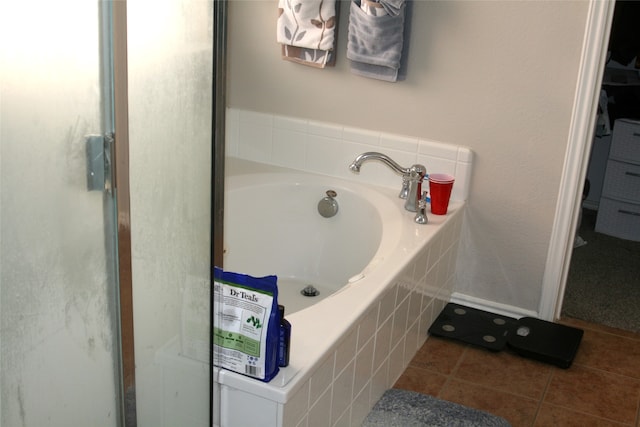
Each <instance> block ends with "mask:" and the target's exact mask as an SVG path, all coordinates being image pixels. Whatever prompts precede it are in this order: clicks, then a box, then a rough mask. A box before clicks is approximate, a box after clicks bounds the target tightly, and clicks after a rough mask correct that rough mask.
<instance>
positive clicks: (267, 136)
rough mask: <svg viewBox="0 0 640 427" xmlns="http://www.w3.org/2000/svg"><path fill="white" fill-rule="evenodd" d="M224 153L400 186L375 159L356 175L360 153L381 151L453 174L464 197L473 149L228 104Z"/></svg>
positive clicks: (401, 161) (459, 194)
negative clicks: (353, 167) (353, 165)
mask: <svg viewBox="0 0 640 427" xmlns="http://www.w3.org/2000/svg"><path fill="white" fill-rule="evenodd" d="M226 138H227V145H226V152H227V156H231V157H236V158H240V159H245V160H251V161H254V162H260V163H264V164H270V165H275V166H283V167H287V168H291V169H297V170H302V171H306V172H314V173H320V174H324V175H329V176H334V177H338V178H345V179H348V180H353V181H356V182H362V183H366V184H374V185H379V186H383V187H388V188H393V189H396V191H400V184H401V183H402V180H401V179H400V177H399V176H398V175H397V174H395V173H394V172H393V171H392V170H391V169H390V168H388V167H387V166H385V165H383V164H381V163H379V162H367V163H366V164H364V165H363V166H362V169H361V172H360V174H358V175H356V174H354V173H353V172H351V171H350V170H349V168H348V166H349V164H350V163H351V162H352V161H353V160H354V159H355V158H356V156H357V155H358V154H361V153H363V152H366V151H379V152H382V153H384V154H386V155H388V156H389V157H391V158H392V159H393V160H395V161H396V162H397V163H398V164H400V165H401V166H403V167H409V166H411V165H413V164H416V163H419V164H422V165H424V166H426V168H427V173H447V174H450V175H453V176H455V178H456V183H455V185H454V187H453V193H452V194H451V198H452V200H467V198H468V194H469V183H470V179H471V166H472V158H473V153H472V151H471V150H470V149H468V148H467V147H462V146H457V145H452V144H444V143H441V142H437V141H429V140H424V139H420V138H418V137H411V136H404V135H393V134H388V133H384V132H377V131H372V130H366V129H358V128H353V127H348V126H342V125H338V124H334V123H322V122H317V121H314V120H307V119H300V118H294V117H285V116H277V115H271V114H264V113H256V112H252V111H246V110H239V109H234V108H229V109H227V123H226Z"/></svg>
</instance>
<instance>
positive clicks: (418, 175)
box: [349, 151, 427, 212]
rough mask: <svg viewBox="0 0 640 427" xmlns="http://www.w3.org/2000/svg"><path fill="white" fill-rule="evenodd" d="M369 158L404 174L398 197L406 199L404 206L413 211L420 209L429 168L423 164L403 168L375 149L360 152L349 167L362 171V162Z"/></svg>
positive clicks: (355, 170)
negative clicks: (422, 188)
mask: <svg viewBox="0 0 640 427" xmlns="http://www.w3.org/2000/svg"><path fill="white" fill-rule="evenodd" d="M368 160H377V161H379V162H382V163H384V164H385V165H387V166H389V167H390V168H391V169H392V170H393V171H395V172H396V173H398V174H400V175H402V189H401V190H400V194H399V196H398V197H400V198H401V199H406V202H405V204H404V208H405V209H406V210H408V211H411V212H416V211H417V210H418V201H419V200H420V196H421V194H422V190H421V187H422V180H423V179H424V177H425V175H426V173H427V169H426V168H425V167H424V166H422V165H418V164H416V165H413V166H411V167H409V168H403V167H402V166H400V165H399V164H398V163H396V162H395V161H393V160H392V159H391V158H390V157H389V156H387V155H386V154H382V153H377V152H375V151H368V152H366V153H362V154H360V155H359V156H358V157H356V158H355V160H354V161H353V162H352V163H351V165H349V169H350V170H351V171H352V172H354V173H359V172H360V167H361V166H362V164H363V163H364V162H366V161H368Z"/></svg>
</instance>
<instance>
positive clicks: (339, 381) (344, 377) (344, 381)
mask: <svg viewBox="0 0 640 427" xmlns="http://www.w3.org/2000/svg"><path fill="white" fill-rule="evenodd" d="M353 371H354V363H353V362H351V363H349V364H348V365H347V366H346V367H345V368H344V370H343V371H342V372H341V373H340V374H339V375H338V376H337V377H336V379H335V380H334V382H333V395H332V397H331V424H332V425H333V424H334V423H335V422H336V420H337V419H338V417H339V416H340V415H342V413H343V412H344V411H345V410H346V409H347V408H349V405H350V404H351V398H352V397H353Z"/></svg>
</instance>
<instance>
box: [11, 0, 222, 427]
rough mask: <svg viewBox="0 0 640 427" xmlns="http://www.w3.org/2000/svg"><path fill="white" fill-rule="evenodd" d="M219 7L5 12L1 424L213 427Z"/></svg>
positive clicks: (41, 6) (187, 4)
mask: <svg viewBox="0 0 640 427" xmlns="http://www.w3.org/2000/svg"><path fill="white" fill-rule="evenodd" d="M212 3H213V2H212V1H198V0H160V1H154V2H144V1H141V0H129V1H128V2H125V1H124V0H117V1H87V0H67V1H66V2H64V3H62V4H61V3H60V2H51V1H48V0H47V1H45V0H34V1H29V2H8V1H7V2H2V4H1V5H0V43H1V45H0V63H1V67H0V73H1V74H0V89H1V95H0V114H1V116H0V348H1V353H0V370H1V377H0V398H1V400H0V426H14V425H16V426H17V425H20V426H41V425H50V426H69V425H86V426H96V427H98V426H132V425H138V426H154V427H155V426H163V425H164V426H170V425H193V426H199V425H202V426H205V425H208V424H209V422H208V421H209V405H210V402H211V400H210V396H209V383H208V381H207V380H208V377H205V381H203V382H202V383H201V384H200V383H199V384H198V385H197V387H199V388H197V389H196V392H194V393H192V396H191V397H190V399H189V401H188V402H187V404H185V402H184V401H178V400H176V399H177V396H179V395H180V391H181V387H182V386H183V383H184V382H185V381H187V380H186V379H185V378H184V376H182V372H183V370H181V369H182V368H183V366H188V365H189V362H190V361H191V360H193V359H202V358H208V354H207V350H208V346H206V347H207V348H203V344H202V343H203V342H204V341H205V340H207V339H208V331H207V330H206V325H207V324H208V320H209V319H208V314H207V310H208V307H209V299H208V296H206V295H203V294H202V292H203V291H206V286H207V284H208V281H209V274H210V273H209V270H210V269H209V265H210V252H211V250H210V242H211V236H210V234H211V233H210V227H211V224H210V223H211V216H210V213H211V167H212V166H211V158H212V155H211V154H212V152H211V150H212V147H211V145H212V144H211V137H212V99H213V97H212V92H213V90H212V78H211V76H212V73H213V60H212V58H213V54H212V45H213V43H212V40H213V37H212V33H213V26H214V25H213V11H212V10H213V6H212ZM114 76H115V78H114ZM118 76H119V77H118ZM112 135H114V136H115V139H114V140H113V141H112V140H111V136H112ZM200 301H204V303H203V304H200ZM194 302H195V303H198V304H195V305H196V306H197V307H195V308H194ZM188 303H190V304H191V305H189V304H188ZM201 319H204V320H201ZM203 325H205V326H203ZM176 417H182V418H176ZM185 420H186V421H185ZM183 421H184V422H186V423H183ZM177 422H180V423H182V424H176V423H177Z"/></svg>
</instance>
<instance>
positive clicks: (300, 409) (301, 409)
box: [283, 381, 309, 426]
mask: <svg viewBox="0 0 640 427" xmlns="http://www.w3.org/2000/svg"><path fill="white" fill-rule="evenodd" d="M308 410H309V381H307V382H306V383H304V385H303V386H302V387H301V388H300V389H299V390H298V392H296V394H295V395H293V397H291V399H289V401H288V402H287V403H286V404H285V405H284V410H283V411H284V415H283V425H284V426H295V425H297V424H298V423H299V422H300V420H302V419H303V418H304V416H305V414H306V413H307V411H308Z"/></svg>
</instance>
